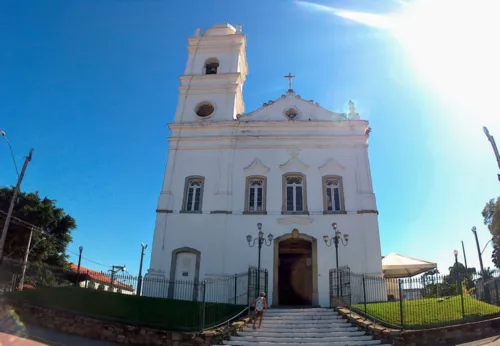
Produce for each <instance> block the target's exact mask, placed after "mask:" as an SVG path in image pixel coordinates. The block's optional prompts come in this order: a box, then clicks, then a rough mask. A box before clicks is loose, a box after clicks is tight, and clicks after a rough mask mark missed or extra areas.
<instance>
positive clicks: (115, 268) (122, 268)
mask: <svg viewBox="0 0 500 346" xmlns="http://www.w3.org/2000/svg"><path fill="white" fill-rule="evenodd" d="M125 270H127V267H126V266H125V264H124V265H122V266H112V267H111V269H110V271H111V289H112V290H113V281H114V279H115V274H116V273H118V272H121V271H123V272H124V271H125ZM113 292H114V291H113Z"/></svg>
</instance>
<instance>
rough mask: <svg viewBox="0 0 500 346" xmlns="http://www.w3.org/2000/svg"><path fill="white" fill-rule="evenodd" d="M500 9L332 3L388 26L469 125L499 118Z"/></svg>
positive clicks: (455, 1) (453, 0) (492, 4)
mask: <svg viewBox="0 0 500 346" xmlns="http://www.w3.org/2000/svg"><path fill="white" fill-rule="evenodd" d="M305 4H309V7H310V6H314V5H312V3H302V5H305ZM305 6H307V5H305ZM316 10H324V9H320V8H316ZM499 10H500V1H499V0H414V1H408V2H406V5H404V6H400V8H399V11H396V12H394V13H392V14H373V13H364V12H356V11H348V10H342V9H337V8H329V11H330V12H332V13H334V14H335V15H337V16H339V17H343V18H346V19H349V20H352V21H355V22H358V23H360V24H363V25H367V26H369V27H373V28H377V29H381V30H386V31H388V32H389V33H390V34H391V35H392V36H393V37H394V38H395V39H396V40H397V41H398V42H399V44H401V45H402V46H403V47H404V50H405V52H406V55H407V57H408V59H409V61H410V63H411V65H412V66H413V68H414V69H415V71H416V72H417V75H418V76H419V78H420V79H421V80H422V82H423V83H425V85H428V87H429V88H430V90H431V91H432V92H433V93H434V94H435V95H436V98H437V99H439V100H440V101H441V102H443V103H444V104H445V105H446V106H448V107H451V108H452V109H453V110H455V111H457V112H458V113H456V114H455V119H457V117H460V120H461V125H462V126H464V127H465V126H470V125H473V126H478V125H481V126H483V125H484V124H490V125H493V124H494V123H495V124H500V115H498V114H495V113H494V111H493V110H492V108H493V107H492V106H493V104H494V103H496V102H495V101H496V100H497V99H498V98H499V96H498V91H497V89H498V86H497V84H496V83H497V81H499V80H500V47H499V46H500V44H499V40H498V33H499V32H500V21H498V20H497V19H496V18H495V17H496V14H497V13H498V11H499Z"/></svg>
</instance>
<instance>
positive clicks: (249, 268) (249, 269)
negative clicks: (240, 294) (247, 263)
mask: <svg viewBox="0 0 500 346" xmlns="http://www.w3.org/2000/svg"><path fill="white" fill-rule="evenodd" d="M251 276H252V267H248V279H247V305H248V306H250V281H251V280H252V278H251Z"/></svg>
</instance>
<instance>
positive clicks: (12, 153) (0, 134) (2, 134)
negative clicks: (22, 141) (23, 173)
mask: <svg viewBox="0 0 500 346" xmlns="http://www.w3.org/2000/svg"><path fill="white" fill-rule="evenodd" d="M0 136H2V137H3V139H5V142H6V143H7V145H8V146H9V150H10V157H11V158H12V162H13V163H14V168H15V169H16V174H17V176H18V177H19V169H17V163H16V157H15V155H14V150H12V145H10V141H9V139H8V138H7V134H6V133H5V131H3V130H0Z"/></svg>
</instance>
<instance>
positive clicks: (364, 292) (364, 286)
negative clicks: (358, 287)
mask: <svg viewBox="0 0 500 346" xmlns="http://www.w3.org/2000/svg"><path fill="white" fill-rule="evenodd" d="M363 302H364V304H365V314H366V283H365V275H364V274H363Z"/></svg>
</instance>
